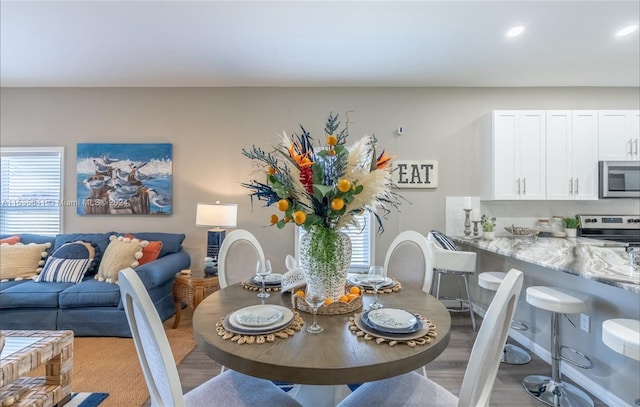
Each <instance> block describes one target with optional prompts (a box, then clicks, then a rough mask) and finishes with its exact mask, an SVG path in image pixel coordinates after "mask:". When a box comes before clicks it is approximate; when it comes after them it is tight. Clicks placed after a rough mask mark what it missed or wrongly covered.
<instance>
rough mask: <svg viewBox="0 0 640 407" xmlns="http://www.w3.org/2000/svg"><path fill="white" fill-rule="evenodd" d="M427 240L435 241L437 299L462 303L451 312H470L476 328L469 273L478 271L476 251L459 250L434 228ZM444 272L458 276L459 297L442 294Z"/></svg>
mask: <svg viewBox="0 0 640 407" xmlns="http://www.w3.org/2000/svg"><path fill="white" fill-rule="evenodd" d="M427 240H429V241H431V242H433V244H431V245H430V246H429V247H430V250H429V251H430V255H431V256H432V264H433V269H434V270H435V272H436V273H437V275H438V281H437V283H436V284H437V285H436V298H437V299H454V300H456V301H458V302H459V303H460V307H459V308H448V307H447V309H449V311H451V312H469V316H470V317H471V328H472V329H473V330H474V331H475V330H476V318H475V315H474V311H473V302H472V300H471V291H470V290H469V275H472V274H475V272H476V256H477V255H476V253H475V252H467V251H461V250H460V251H459V250H458V248H457V246H456V245H455V243H454V242H453V241H452V240H451V238H450V237H448V236H447V235H445V234H443V233H441V232H438V231H436V230H432V231H431V232H430V233H429V234H428V235H427ZM443 274H453V275H455V276H457V277H458V297H457V298H453V297H445V296H442V297H441V296H440V279H441V277H442V275H443ZM461 281H462V282H463V283H464V288H465V291H466V292H465V294H464V295H465V296H466V298H463V294H462V286H461V284H460V283H461Z"/></svg>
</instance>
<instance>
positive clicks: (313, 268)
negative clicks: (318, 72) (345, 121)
mask: <svg viewBox="0 0 640 407" xmlns="http://www.w3.org/2000/svg"><path fill="white" fill-rule="evenodd" d="M300 128H301V134H300V135H297V134H294V135H293V136H291V137H289V136H287V135H286V133H285V134H283V135H282V139H281V141H280V144H279V145H277V146H274V148H273V150H272V151H269V152H267V151H264V150H263V149H261V148H260V147H256V146H253V147H252V148H251V149H250V150H247V149H243V150H242V153H243V154H244V155H245V156H246V157H248V158H250V159H252V160H254V163H256V164H257V165H258V167H259V168H260V171H264V172H266V179H267V180H266V182H260V181H258V180H252V181H251V182H249V183H245V184H242V185H243V186H244V187H246V188H248V189H249V190H250V191H251V194H250V196H251V200H252V202H253V199H254V198H256V199H258V200H261V201H264V202H266V206H271V205H275V206H276V207H277V208H278V210H279V212H278V213H275V214H273V215H271V224H272V225H275V226H277V227H278V228H279V229H282V228H284V227H285V226H286V225H287V224H288V223H293V224H295V225H298V226H301V227H302V228H304V229H305V231H306V232H308V233H306V234H305V235H304V236H303V238H302V239H301V243H300V254H301V261H300V265H301V268H302V269H303V271H304V272H305V273H306V278H307V283H308V284H309V283H310V282H315V283H318V284H324V285H325V286H326V287H327V289H326V296H327V297H331V298H333V299H334V300H337V299H338V298H339V297H340V296H341V295H343V294H344V283H345V281H346V273H347V271H348V267H349V264H350V262H351V243H350V241H349V238H348V236H347V235H346V234H344V233H341V232H340V229H341V228H343V227H345V226H348V225H354V226H356V227H359V228H361V227H364V225H360V223H359V220H358V217H357V216H356V215H359V214H362V213H364V212H366V211H369V212H371V213H372V214H373V215H374V218H375V219H376V221H377V224H378V230H379V232H382V231H383V226H382V219H381V216H380V214H379V212H380V213H381V214H382V217H384V216H385V215H386V214H388V213H389V212H390V210H391V209H392V208H395V209H397V208H398V205H399V204H400V202H399V195H397V194H396V193H395V192H394V191H392V187H393V182H392V180H391V168H390V167H391V166H390V162H391V158H392V157H390V156H388V155H387V154H385V152H384V151H382V152H380V151H378V149H377V147H376V139H375V137H374V136H363V137H362V138H360V139H359V140H357V141H356V142H355V143H354V144H353V145H351V146H347V145H346V143H347V139H348V136H349V132H348V126H345V127H344V128H342V130H339V128H340V122H339V120H338V115H337V114H336V115H334V114H329V117H328V118H327V121H326V124H325V129H324V130H325V133H326V137H325V138H324V140H323V141H324V143H320V142H318V143H317V144H315V143H314V139H313V138H312V137H311V134H310V133H309V132H308V131H306V130H305V129H304V127H302V126H300Z"/></svg>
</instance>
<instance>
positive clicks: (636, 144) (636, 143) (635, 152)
mask: <svg viewBox="0 0 640 407" xmlns="http://www.w3.org/2000/svg"><path fill="white" fill-rule="evenodd" d="M633 144H634V145H635V146H636V148H635V149H634V150H633V153H634V154H635V155H638V139H635V140H633Z"/></svg>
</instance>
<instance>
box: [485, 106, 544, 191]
mask: <svg viewBox="0 0 640 407" xmlns="http://www.w3.org/2000/svg"><path fill="white" fill-rule="evenodd" d="M545 118H546V115H545V111H544V110H496V111H493V112H492V153H491V155H492V171H491V173H492V183H491V193H490V194H489V195H490V196H489V199H495V200H514V199H527V200H543V199H545V196H546V186H545V184H546V177H545V131H546V130H545Z"/></svg>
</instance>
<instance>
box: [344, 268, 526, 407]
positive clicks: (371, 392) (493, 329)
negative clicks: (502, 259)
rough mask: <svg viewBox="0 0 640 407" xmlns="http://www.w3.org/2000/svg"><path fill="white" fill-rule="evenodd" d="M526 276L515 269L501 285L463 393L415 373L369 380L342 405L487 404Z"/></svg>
mask: <svg viewBox="0 0 640 407" xmlns="http://www.w3.org/2000/svg"><path fill="white" fill-rule="evenodd" d="M522 280H523V275H522V272H521V271H519V270H516V269H511V271H509V273H507V276H506V277H505V279H504V281H503V283H502V284H501V285H500V288H498V291H497V292H496V295H495V297H494V298H493V301H492V302H491V304H490V305H489V309H488V310H487V313H486V314H485V318H484V321H483V322H482V325H481V327H480V331H479V332H478V336H477V338H476V341H475V343H474V344H473V349H472V350H471V356H470V358H469V364H468V365H467V369H466V371H465V374H464V378H463V379H462V387H461V388H460V396H459V397H456V396H455V395H454V394H453V393H451V392H449V391H448V390H446V389H445V388H444V387H442V386H440V385H439V384H437V383H435V382H433V381H431V380H429V379H427V378H425V377H424V376H422V375H419V374H417V373H415V372H411V373H407V374H404V375H400V376H396V377H392V378H390V379H384V380H378V381H375V382H369V383H365V384H363V385H362V386H360V387H359V388H358V389H357V390H356V391H354V392H353V393H352V394H351V395H349V396H348V397H347V398H345V399H344V400H343V401H342V402H341V403H340V404H338V407H361V406H376V407H399V406H402V407H417V406H421V407H422V406H424V407H470V406H473V407H487V406H489V399H490V397H491V390H492V388H493V384H494V382H495V379H496V374H497V372H498V367H499V366H500V358H501V356H502V347H503V346H504V343H505V341H506V340H507V332H508V331H509V325H510V324H511V320H512V319H513V314H514V312H515V309H516V305H517V303H518V296H519V295H520V289H521V288H522Z"/></svg>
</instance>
